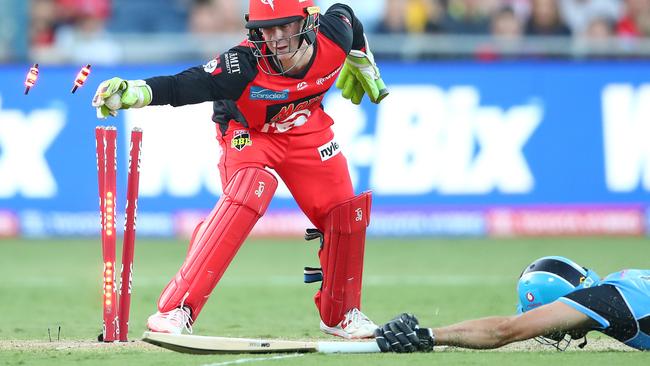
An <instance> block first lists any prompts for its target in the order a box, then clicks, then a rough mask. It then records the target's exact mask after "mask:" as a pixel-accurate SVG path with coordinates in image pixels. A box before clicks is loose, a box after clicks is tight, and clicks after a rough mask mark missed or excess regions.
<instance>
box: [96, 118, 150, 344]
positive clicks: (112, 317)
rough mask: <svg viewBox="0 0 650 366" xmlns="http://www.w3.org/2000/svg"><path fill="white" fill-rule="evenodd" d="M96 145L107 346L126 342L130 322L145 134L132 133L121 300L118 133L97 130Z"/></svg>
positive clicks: (103, 336) (105, 338) (135, 131)
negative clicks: (117, 285)
mask: <svg viewBox="0 0 650 366" xmlns="http://www.w3.org/2000/svg"><path fill="white" fill-rule="evenodd" d="M95 143H96V154H97V178H98V186H99V208H100V222H101V241H102V257H103V264H104V272H103V274H104V278H103V298H102V308H103V330H102V334H101V335H100V340H101V341H104V342H113V341H116V340H119V341H123V342H126V341H127V338H128V331H129V323H128V322H129V310H130V304H131V285H132V278H133V257H134V249H135V221H136V214H137V213H136V212H137V207H138V185H139V181H140V154H141V148H142V130H141V129H139V128H137V127H136V128H134V129H133V130H132V131H131V143H130V151H129V173H128V179H127V196H126V209H125V222H124V237H123V245H122V268H121V279H120V294H119V297H118V292H117V287H116V274H115V272H116V271H115V262H116V255H115V250H116V235H117V231H116V229H117V228H116V225H115V222H116V220H115V216H116V214H117V212H116V206H117V204H116V200H117V192H116V188H117V183H116V181H117V129H116V128H115V127H113V126H108V127H105V126H98V127H96V128H95ZM118 298H119V301H118Z"/></svg>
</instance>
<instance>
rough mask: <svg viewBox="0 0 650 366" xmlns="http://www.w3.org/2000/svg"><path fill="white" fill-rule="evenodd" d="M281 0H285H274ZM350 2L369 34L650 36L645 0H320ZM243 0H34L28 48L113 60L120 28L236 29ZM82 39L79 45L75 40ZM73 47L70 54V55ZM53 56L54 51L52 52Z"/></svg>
mask: <svg viewBox="0 0 650 366" xmlns="http://www.w3.org/2000/svg"><path fill="white" fill-rule="evenodd" d="M276 1H282V0H276ZM336 2H342V3H347V4H349V5H351V6H352V7H353V8H354V9H355V11H356V13H357V16H358V17H359V18H360V19H361V20H362V21H363V22H364V25H365V29H366V32H367V33H379V34H422V33H428V34H463V35H487V36H492V37H496V38H507V39H512V38H520V37H523V36H568V37H578V38H589V39H609V38H611V37H626V38H639V37H648V36H650V0H355V1H351V0H348V1H345V0H342V1H341V0H339V1H336V0H322V1H318V0H317V4H318V5H320V6H321V7H322V8H323V9H327V8H328V7H329V6H330V5H331V4H333V3H336ZM247 3H248V0H32V1H31V7H30V22H31V26H30V32H29V38H30V46H31V48H32V50H39V49H48V50H53V49H54V50H59V56H60V57H67V58H68V59H70V60H74V59H75V56H74V53H78V54H80V55H84V56H83V57H85V58H86V59H87V55H88V54H89V52H91V54H92V55H94V57H95V58H97V59H101V60H104V61H105V62H107V63H110V62H112V61H115V60H119V58H120V57H121V56H120V49H119V47H118V44H117V43H116V41H115V40H114V38H113V35H115V34H119V33H141V34H150V33H158V34H160V33H191V34H197V35H206V34H214V33H238V34H241V35H242V36H243V35H244V29H243V24H244V20H243V14H244V13H245V12H246V9H247ZM79 45H83V46H81V47H80V46H79ZM71 53H73V54H71ZM54 55H55V56H56V53H54Z"/></svg>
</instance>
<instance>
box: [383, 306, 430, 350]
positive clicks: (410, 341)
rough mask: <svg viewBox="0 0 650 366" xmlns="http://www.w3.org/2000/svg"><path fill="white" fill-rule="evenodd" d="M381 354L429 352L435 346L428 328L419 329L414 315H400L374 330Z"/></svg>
mask: <svg viewBox="0 0 650 366" xmlns="http://www.w3.org/2000/svg"><path fill="white" fill-rule="evenodd" d="M375 341H376V342H377V345H378V346H379V349H380V350H381V351H382V352H397V353H407V352H431V351H433V346H434V344H435V341H434V337H433V333H432V332H431V329H430V328H420V326H419V324H418V319H417V318H416V317H415V315H412V314H408V313H402V314H400V315H398V316H397V317H395V318H394V319H393V320H391V321H389V322H388V323H386V324H384V326H382V327H380V328H377V329H376V330H375Z"/></svg>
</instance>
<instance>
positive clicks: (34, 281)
mask: <svg viewBox="0 0 650 366" xmlns="http://www.w3.org/2000/svg"><path fill="white" fill-rule="evenodd" d="M97 278H100V279H101V276H98V277H97ZM516 282H517V281H516V278H515V279H513V277H512V276H497V275H486V276H478V275H432V274H427V275H419V276H414V275H409V276H381V275H368V276H364V279H363V284H364V286H386V285H400V286H423V285H428V286H476V285H477V284H480V285H486V284H488V285H502V284H513V286H514V284H516ZM134 283H135V284H136V286H155V287H160V286H163V287H164V286H165V285H166V284H167V280H166V279H163V278H162V277H156V278H154V277H136V278H135V279H134ZM265 283H266V284H267V285H273V286H282V287H291V286H302V285H303V281H302V274H301V273H298V274H297V275H295V276H282V275H278V276H267V277H266V278H265ZM91 285H92V284H91ZM259 285H260V280H259V278H241V277H237V278H235V277H229V278H227V279H226V280H224V281H223V282H221V283H219V286H220V287H243V286H259ZM10 287H19V288H25V287H70V281H68V280H67V279H60V278H54V279H53V278H51V277H24V276H23V277H20V278H15V279H11V278H7V279H5V280H3V282H2V283H0V289H3V288H10Z"/></svg>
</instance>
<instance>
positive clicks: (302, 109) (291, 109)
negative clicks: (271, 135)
mask: <svg viewBox="0 0 650 366" xmlns="http://www.w3.org/2000/svg"><path fill="white" fill-rule="evenodd" d="M322 100H323V94H319V95H316V96H313V95H312V96H309V97H306V98H302V99H299V100H296V101H293V102H291V103H286V104H276V105H271V106H269V107H268V109H267V118H266V123H265V124H264V127H262V130H261V131H262V132H275V133H283V132H287V131H289V130H290V129H292V128H294V127H299V126H302V125H304V124H305V123H307V121H308V120H309V117H311V114H312V110H313V109H314V108H315V106H318V105H319V104H320V103H321V101H322Z"/></svg>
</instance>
